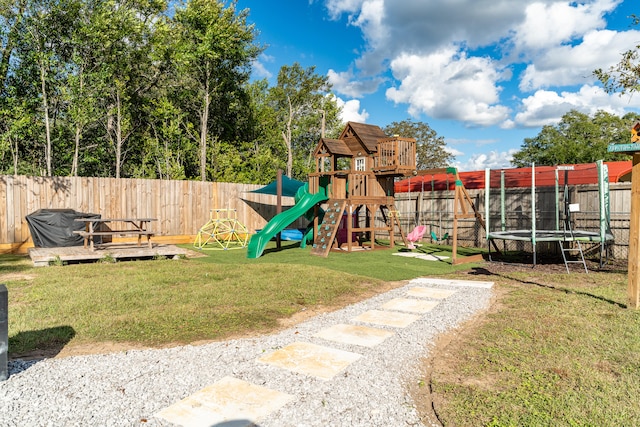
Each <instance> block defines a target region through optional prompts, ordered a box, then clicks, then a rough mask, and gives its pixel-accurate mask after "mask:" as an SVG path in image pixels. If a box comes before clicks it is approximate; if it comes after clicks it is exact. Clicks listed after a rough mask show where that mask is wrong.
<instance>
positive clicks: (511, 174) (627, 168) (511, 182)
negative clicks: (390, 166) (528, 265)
mask: <svg viewBox="0 0 640 427" xmlns="http://www.w3.org/2000/svg"><path fill="white" fill-rule="evenodd" d="M605 164H606V165H607V168H608V170H609V182H623V181H629V176H630V173H631V167H632V162H631V160H627V161H619V162H605ZM563 166H568V167H571V168H573V169H572V170H571V171H570V173H569V184H570V185H580V184H595V183H597V182H598V171H597V169H596V167H595V164H594V163H586V164H575V165H563ZM557 168H558V167H557V166H536V168H535V171H536V186H537V187H545V186H553V185H555V171H556V169H557ZM501 170H504V171H505V186H506V187H530V186H531V168H530V167H528V168H510V169H501ZM501 170H492V171H491V187H499V186H500V176H499V175H498V174H499V173H500V171H501ZM458 176H459V178H460V180H461V181H462V183H463V184H464V186H465V187H466V188H468V189H480V188H484V187H485V171H483V170H482V171H471V172H458ZM559 178H560V180H561V182H564V181H563V179H564V177H563V176H560V177H559ZM447 184H448V186H449V189H453V188H454V185H455V178H454V177H453V175H451V174H446V173H436V174H433V175H423V176H416V177H412V178H408V179H404V180H402V181H398V182H396V183H395V188H394V190H395V192H396V193H406V192H410V191H432V190H436V191H441V190H445V189H447ZM432 186H433V188H432Z"/></svg>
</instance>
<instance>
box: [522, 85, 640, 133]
mask: <svg viewBox="0 0 640 427" xmlns="http://www.w3.org/2000/svg"><path fill="white" fill-rule="evenodd" d="M636 98H637V97H635V98H634V97H620V96H618V95H617V94H611V95H610V94H608V93H606V92H605V91H604V90H603V89H602V88H601V87H598V86H591V85H584V86H582V87H581V88H580V90H579V91H577V92H569V91H562V92H555V91H549V90H538V91H536V92H535V93H534V94H533V95H531V96H529V97H527V98H524V99H523V100H522V106H521V110H520V112H518V113H517V114H516V116H515V118H514V121H515V123H516V124H517V125H519V126H522V127H540V126H545V125H553V124H555V123H557V122H559V121H560V119H561V118H562V116H563V115H564V114H565V113H567V112H568V111H569V110H577V111H580V112H583V113H585V114H590V115H593V114H594V113H595V112H596V111H598V110H603V111H607V112H609V113H612V114H616V115H624V113H625V109H627V108H640V99H636Z"/></svg>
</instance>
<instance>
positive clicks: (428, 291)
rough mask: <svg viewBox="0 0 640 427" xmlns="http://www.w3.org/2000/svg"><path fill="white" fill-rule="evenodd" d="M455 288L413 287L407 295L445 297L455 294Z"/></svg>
mask: <svg viewBox="0 0 640 427" xmlns="http://www.w3.org/2000/svg"><path fill="white" fill-rule="evenodd" d="M455 293H456V291H455V290H453V289H437V288H424V287H417V288H411V289H409V290H408V291H407V295H408V296H411V297H416V298H433V299H445V298H449V297H450V296H451V295H453V294H455Z"/></svg>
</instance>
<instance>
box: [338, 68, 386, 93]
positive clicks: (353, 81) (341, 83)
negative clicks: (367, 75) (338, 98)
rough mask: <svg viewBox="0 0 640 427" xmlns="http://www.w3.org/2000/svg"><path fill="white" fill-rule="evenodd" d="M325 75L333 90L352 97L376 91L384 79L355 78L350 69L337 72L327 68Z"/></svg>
mask: <svg viewBox="0 0 640 427" xmlns="http://www.w3.org/2000/svg"><path fill="white" fill-rule="evenodd" d="M327 77H328V78H329V83H331V86H332V88H333V90H335V91H336V92H338V93H341V94H343V95H347V96H349V97H352V98H360V97H362V96H363V95H368V94H371V93H374V92H376V91H377V90H378V88H379V87H380V84H382V82H383V81H384V79H383V78H382V77H378V78H372V79H357V78H356V77H355V76H354V75H353V73H352V72H351V71H344V72H341V73H338V72H336V71H334V70H329V71H328V73H327Z"/></svg>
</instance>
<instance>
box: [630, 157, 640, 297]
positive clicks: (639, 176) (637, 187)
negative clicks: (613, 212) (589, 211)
mask: <svg viewBox="0 0 640 427" xmlns="http://www.w3.org/2000/svg"><path fill="white" fill-rule="evenodd" d="M639 268H640V152H635V153H633V168H632V170H631V221H630V224H629V271H628V276H629V286H628V290H627V296H628V298H627V299H628V304H627V307H628V308H634V309H637V308H639V307H640V271H639Z"/></svg>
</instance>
